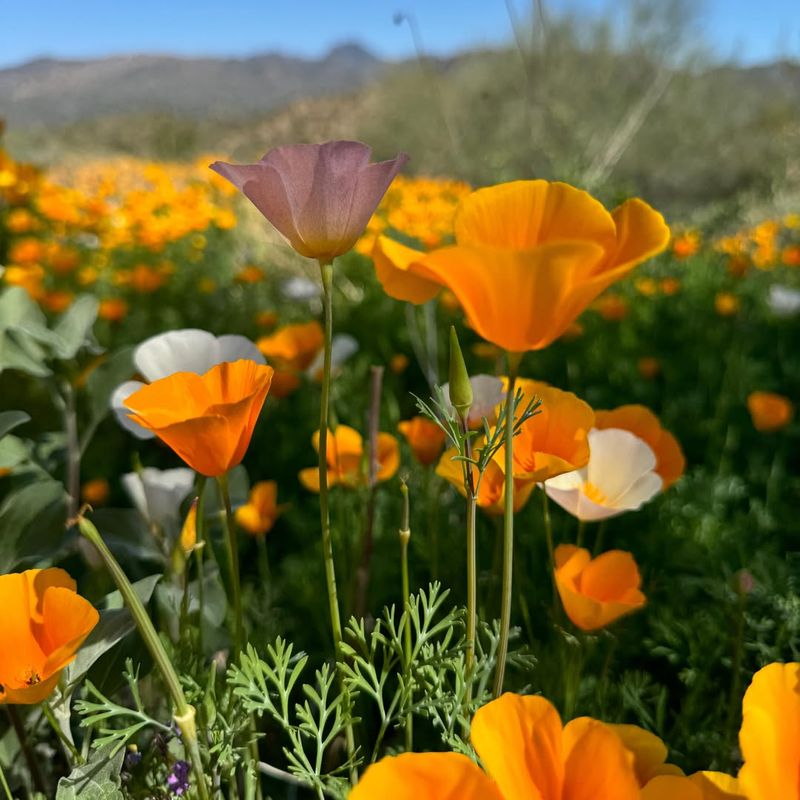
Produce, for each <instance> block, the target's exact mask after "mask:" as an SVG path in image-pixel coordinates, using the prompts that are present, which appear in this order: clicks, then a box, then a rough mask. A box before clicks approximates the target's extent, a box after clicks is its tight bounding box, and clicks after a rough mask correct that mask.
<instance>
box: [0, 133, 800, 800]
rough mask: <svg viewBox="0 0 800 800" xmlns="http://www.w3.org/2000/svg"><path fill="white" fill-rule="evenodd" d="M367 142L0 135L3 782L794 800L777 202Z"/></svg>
mask: <svg viewBox="0 0 800 800" xmlns="http://www.w3.org/2000/svg"><path fill="white" fill-rule="evenodd" d="M257 155H258V154H255V153H254V154H253V156H254V157H256V156H257ZM379 155H380V157H377V156H376V155H374V154H373V153H372V152H371V150H370V148H369V147H368V146H367V145H365V144H363V143H360V142H353V141H332V142H325V143H323V144H302V145H285V146H281V147H277V148H275V149H272V150H270V151H269V152H268V153H267V154H266V155H265V156H264V157H263V158H262V159H261V160H260V161H253V162H252V163H249V164H234V163H232V162H230V161H229V160H227V159H223V158H222V156H221V154H214V155H208V156H204V157H202V158H199V159H197V160H196V161H195V162H193V163H191V164H172V163H162V162H145V161H141V160H137V159H134V158H113V159H110V158H109V159H105V160H86V161H85V162H84V163H81V164H80V165H76V166H75V168H69V169H67V168H52V169H41V168H39V167H37V166H36V165H34V164H28V163H22V162H20V161H18V160H15V159H14V158H13V157H12V156H11V155H10V154H9V153H8V152H6V151H5V150H2V149H0V265H2V267H1V269H2V274H1V275H0V397H1V398H2V404H1V407H0V437H2V438H0V602H1V603H2V605H3V610H4V613H3V614H2V616H0V704H2V706H3V709H2V713H0V798H3V800H13V799H14V798H23V797H26V798H51V797H55V798H57V799H58V800H68V799H71V798H83V800H89V798H91V799H92V800H101V799H103V800H106V799H107V800H111V799H112V798H113V799H114V800H117V799H118V798H119V799H120V800H121V799H122V798H142V799H143V798H168V797H192V798H201V799H203V800H205V799H206V798H246V800H256V799H257V800H262V798H268V797H274V798H280V797H287V798H302V797H319V798H321V797H334V798H347V797H352V798H353V799H354V800H370V799H371V798H374V799H375V800H392V799H394V800H411V799H412V798H413V800H423V799H424V798H425V799H427V798H430V799H431V800H434V799H435V800H447V799H449V798H452V800H468V798H475V799H476V800H478V799H480V800H493V799H494V800H499V799H500V798H506V799H507V800H510V799H511V798H515V799H516V798H531V799H533V798H536V799H537V800H589V799H590V798H591V800H628V798H630V800H635V799H637V798H642V800H703V799H704V798H705V799H706V800H720V799H723V800H724V799H725V798H728V799H729V800H733V799H736V798H738V799H740V800H800V783H799V782H798V774H800V663H799V662H800V600H798V558H797V542H798V532H800V527H798V523H797V508H796V507H797V498H798V492H799V490H800V469H798V467H800V461H799V460H798V459H799V458H800V456H798V453H799V452H800V449H799V447H798V445H799V443H800V423H798V421H797V419H796V415H795V410H796V404H797V402H798V398H799V397H800V359H798V357H797V343H798V341H800V213H794V214H792V213H790V214H786V215H783V216H781V217H780V218H771V219H765V220H762V221H760V222H758V223H757V224H754V225H751V226H748V227H746V228H745V229H741V230H740V229H738V228H733V229H732V228H730V227H728V226H726V223H725V222H724V221H722V222H719V221H715V222H714V224H713V225H709V227H708V228H707V229H699V228H696V227H692V226H689V225H686V224H684V222H683V220H681V219H665V217H664V215H662V213H660V211H659V210H658V209H657V208H655V207H653V206H652V205H651V204H649V203H648V202H647V199H646V198H639V197H623V198H621V199H620V198H617V200H616V201H613V200H612V199H610V198H609V197H606V196H604V195H603V193H602V192H598V194H597V196H596V197H595V196H592V195H591V194H589V193H587V192H586V191H584V190H582V189H580V188H576V187H573V186H571V185H569V184H567V183H562V182H558V181H545V180H508V181H506V182H503V183H496V184H494V185H489V186H483V187H472V186H469V185H467V184H466V183H463V182H461V181H456V180H452V179H450V178H448V177H447V176H440V177H437V176H419V175H415V174H414V171H413V165H414V158H415V154H414V153H409V154H406V153H397V152H386V153H381V154H379ZM798 212H800V209H798Z"/></svg>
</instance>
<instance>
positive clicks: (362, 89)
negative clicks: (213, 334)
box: [0, 27, 800, 219]
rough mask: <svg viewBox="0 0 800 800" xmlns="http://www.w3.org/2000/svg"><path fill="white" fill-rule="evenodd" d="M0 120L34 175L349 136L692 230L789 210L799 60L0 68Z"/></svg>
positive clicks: (578, 44) (564, 42)
mask: <svg viewBox="0 0 800 800" xmlns="http://www.w3.org/2000/svg"><path fill="white" fill-rule="evenodd" d="M11 97H13V98H14V100H13V103H11V102H10V100H9V98H11ZM2 115H5V116H7V117H8V122H9V133H8V140H7V141H8V146H9V147H10V148H11V149H12V151H13V152H15V153H16V154H18V155H19V156H21V157H26V158H30V159H33V160H35V161H37V162H39V163H45V164H46V163H56V162H58V163H61V164H63V163H64V162H65V160H67V161H68V160H69V159H70V158H71V157H72V158H78V159H80V158H85V157H86V156H87V155H103V154H115V153H126V154H131V155H136V156H141V157H145V158H160V159H179V160H180V159H188V158H192V157H194V156H196V155H198V154H200V153H208V152H214V153H219V154H226V155H229V156H231V157H233V158H235V159H240V160H249V159H252V158H255V157H258V156H260V155H261V154H262V153H263V152H264V151H265V150H267V149H268V148H269V147H271V146H274V145H276V144H280V143H285V142H288V141H314V140H321V139H327V138H360V139H363V140H364V141H368V142H370V143H371V144H372V145H373V146H374V148H375V151H376V153H377V154H378V155H381V156H386V155H390V154H392V153H394V152H396V151H397V150H399V149H402V150H405V151H407V152H409V153H410V154H411V155H412V161H411V164H410V165H409V169H410V170H411V171H414V172H418V173H437V174H447V175H452V176H454V177H459V178H463V179H465V180H468V181H470V182H472V183H474V184H482V183H490V182H493V181H496V180H502V179H509V178H513V177H529V176H530V177H533V176H536V177H549V178H559V179H563V180H569V181H572V182H574V183H576V184H577V185H581V186H586V187H587V188H591V189H592V190H593V191H595V192H597V193H599V194H600V195H601V196H603V197H604V198H605V199H606V200H607V201H609V202H614V201H615V200H617V199H618V198H620V197H624V196H629V195H630V194H634V193H635V194H641V195H642V196H644V197H646V198H648V199H650V200H651V201H652V202H655V203H657V204H658V205H659V207H662V208H664V209H666V210H667V211H668V212H669V213H673V214H675V215H683V216H685V215H686V214H688V213H690V212H691V213H696V214H697V213H699V214H700V216H701V217H702V218H703V219H713V218H715V217H719V216H724V215H726V214H729V213H730V212H739V211H740V210H741V209H742V208H745V207H751V206H753V205H754V204H757V203H761V202H770V203H771V202H772V200H773V199H774V198H776V197H777V198H778V201H777V202H778V203H779V204H780V203H783V202H789V203H791V204H795V205H796V203H797V198H798V196H800V155H798V154H800V64H798V63H793V62H787V61H784V62H777V63H774V64H768V65H763V66H757V67H751V68H741V67H737V66H735V65H730V64H714V63H713V62H710V61H700V60H695V61H694V62H690V63H685V64H683V65H680V66H675V65H673V66H669V67H667V66H665V65H664V63H663V62H661V63H659V61H658V60H657V59H655V58H654V57H653V56H652V54H651V53H650V52H648V51H647V50H646V49H644V48H640V49H638V50H637V49H629V50H624V51H623V50H620V49H614V48H611V47H609V46H608V44H607V43H604V42H603V41H602V40H600V39H598V40H597V41H595V42H592V41H589V42H587V41H586V39H585V38H583V39H581V38H580V37H578V36H576V35H574V32H572V31H571V30H570V29H569V28H567V27H564V28H563V29H560V30H554V31H552V32H551V41H550V44H549V47H547V48H546V49H536V48H531V49H529V50H526V51H523V52H520V51H518V50H515V49H509V50H497V51H483V52H471V53H465V54H462V55H460V56H458V57H455V58H452V59H447V60H426V61H425V62H423V63H418V62H406V63H399V64H391V63H386V62H382V61H380V60H379V59H377V58H375V57H374V56H372V55H370V54H369V53H368V52H366V51H365V50H363V49H362V48H360V47H358V46H355V45H348V46H344V47H341V48H337V49H335V50H334V51H332V52H331V53H330V54H329V55H328V56H326V57H325V58H324V59H321V60H320V61H316V62H311V61H304V60H302V59H292V58H287V57H285V56H277V55H265V56H260V57H256V58H251V59H245V60H241V61H236V60H215V59H200V60H194V59H189V60H185V59H176V58H166V57H144V56H139V57H132V58H128V59H125V58H117V59H110V60H104V61H98V62H85V63H83V64H76V63H74V62H70V63H69V64H67V65H61V66H59V64H58V63H57V62H35V63H32V64H28V65H26V66H23V67H19V68H16V69H15V70H5V71H0V116H2ZM782 198H789V200H788V201H784V199H782Z"/></svg>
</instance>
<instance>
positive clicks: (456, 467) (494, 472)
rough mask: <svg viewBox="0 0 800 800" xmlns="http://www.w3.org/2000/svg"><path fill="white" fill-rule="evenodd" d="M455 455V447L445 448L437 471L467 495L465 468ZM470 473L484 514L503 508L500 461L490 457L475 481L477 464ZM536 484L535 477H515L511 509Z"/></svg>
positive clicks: (516, 508) (520, 503)
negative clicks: (481, 473)
mask: <svg viewBox="0 0 800 800" xmlns="http://www.w3.org/2000/svg"><path fill="white" fill-rule="evenodd" d="M455 455H457V451H456V450H455V449H454V448H451V449H450V450H446V451H445V452H444V453H443V454H442V457H441V458H440V459H439V463H438V465H437V466H436V474H437V475H438V476H439V477H440V478H444V479H445V480H446V481H447V482H448V483H451V484H452V485H453V486H455V487H456V489H458V491H459V492H460V493H461V494H462V495H464V497H466V496H467V492H466V489H465V488H464V471H463V467H462V466H461V464H462V462H461V461H459V460H458V459H455V458H453V456H455ZM472 476H473V479H474V481H475V483H476V484H477V487H478V498H477V503H478V508H482V509H483V510H484V511H485V512H486V513H487V514H492V515H499V514H502V513H503V512H504V505H503V504H504V502H505V496H506V480H505V472H504V471H503V465H502V463H501V462H500V461H496V460H495V459H492V460H491V461H490V462H489V463H488V464H487V466H486V469H485V470H484V473H483V477H482V478H481V480H480V482H478V468H477V467H476V466H474V465H473V467H472ZM535 487H536V483H535V481H531V480H527V479H524V478H523V479H520V480H517V479H515V480H514V512H515V513H516V512H517V511H519V510H520V509H521V508H522V507H523V506H524V505H525V504H526V503H527V502H528V500H529V498H530V496H531V492H532V491H533V490H534V488H535Z"/></svg>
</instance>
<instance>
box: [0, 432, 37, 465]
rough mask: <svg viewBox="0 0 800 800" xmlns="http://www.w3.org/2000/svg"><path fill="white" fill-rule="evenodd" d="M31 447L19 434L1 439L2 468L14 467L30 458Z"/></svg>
mask: <svg viewBox="0 0 800 800" xmlns="http://www.w3.org/2000/svg"><path fill="white" fill-rule="evenodd" d="M30 455H31V451H30V447H29V446H28V445H27V444H26V443H25V442H24V441H23V440H22V439H20V438H19V437H17V436H4V437H3V439H2V440H0V469H12V468H13V467H17V466H19V465H20V464H22V463H23V462H25V461H27V460H28V459H29V458H30Z"/></svg>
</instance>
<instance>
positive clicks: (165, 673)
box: [77, 516, 209, 800]
mask: <svg viewBox="0 0 800 800" xmlns="http://www.w3.org/2000/svg"><path fill="white" fill-rule="evenodd" d="M77 522H78V527H79V528H80V532H81V535H82V536H83V537H84V538H85V539H88V541H89V542H91V543H92V544H93V545H94V546H95V548H96V549H97V551H98V553H99V554H100V557H101V558H102V560H103V562H104V563H105V565H106V569H108V571H109V572H110V573H111V577H112V578H113V579H114V583H116V585H117V588H118V589H119V591H120V594H121V595H122V598H123V600H124V601H125V605H126V606H127V607H128V610H129V611H130V612H131V616H132V617H133V621H134V622H135V623H136V627H137V628H138V629H139V635H140V636H141V637H142V640H143V641H144V643H145V646H146V647H147V649H148V650H149V651H150V655H151V656H152V657H153V661H154V662H155V664H156V666H157V667H158V669H159V671H160V672H161V676H162V678H163V679H164V683H165V684H166V685H167V689H168V690H169V693H170V695H171V696H172V702H173V703H174V704H175V713H174V715H173V718H174V719H175V722H176V723H177V724H178V727H179V728H180V730H181V734H182V740H183V746H184V748H185V749H186V753H187V755H188V756H189V760H190V761H191V763H192V769H193V771H194V776H195V782H196V784H197V793H198V796H199V797H200V798H201V800H209V795H208V787H207V785H206V776H205V773H204V771H203V761H202V758H201V757H200V748H199V746H198V743H197V727H196V725H195V710H194V707H193V706H190V705H189V703H187V702H186V696H185V695H184V693H183V688H182V687H181V682H180V679H179V678H178V675H177V673H176V672H175V668H174V667H173V666H172V662H171V661H170V660H169V657H168V656H167V654H166V651H165V650H164V646H163V645H162V644H161V640H160V639H159V638H158V634H157V633H156V629H155V628H154V627H153V623H152V621H151V620H150V617H149V616H148V614H147V611H146V610H145V608H144V606H143V605H142V601H141V600H140V599H139V596H138V595H137V594H136V591H135V590H134V588H133V586H131V582H130V581H129V580H128V576H127V575H126V574H125V572H124V571H123V569H122V567H121V566H120V565H119V563H118V562H117V560H116V559H115V558H114V556H113V555H112V553H111V551H110V550H109V549H108V547H107V546H106V543H105V542H104V541H103V539H102V537H101V536H100V533H99V531H98V530H97V528H95V526H94V525H93V524H92V523H91V522H89V520H88V519H86V518H85V517H83V516H79V517H78V520H77Z"/></svg>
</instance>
